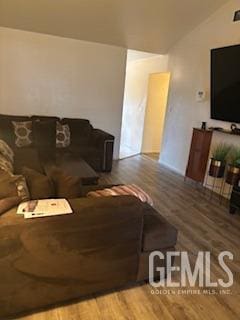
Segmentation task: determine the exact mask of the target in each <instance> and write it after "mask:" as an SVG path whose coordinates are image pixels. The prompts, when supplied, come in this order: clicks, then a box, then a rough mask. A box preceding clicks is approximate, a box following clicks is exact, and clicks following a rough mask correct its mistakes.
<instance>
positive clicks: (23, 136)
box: [12, 121, 33, 148]
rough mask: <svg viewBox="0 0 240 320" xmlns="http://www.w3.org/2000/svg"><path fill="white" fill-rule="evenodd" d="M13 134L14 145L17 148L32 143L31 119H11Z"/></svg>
mask: <svg viewBox="0 0 240 320" xmlns="http://www.w3.org/2000/svg"><path fill="white" fill-rule="evenodd" d="M12 124H13V128H14V134H15V145H16V146H17V147H18V148H23V147H28V146H30V145H31V144H32V141H33V139H32V121H21V122H16V121H12Z"/></svg>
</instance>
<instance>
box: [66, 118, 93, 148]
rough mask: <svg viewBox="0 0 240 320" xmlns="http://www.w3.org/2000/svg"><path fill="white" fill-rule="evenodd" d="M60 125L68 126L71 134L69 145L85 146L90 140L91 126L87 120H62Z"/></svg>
mask: <svg viewBox="0 0 240 320" xmlns="http://www.w3.org/2000/svg"><path fill="white" fill-rule="evenodd" d="M61 123H62V124H68V125H69V128H70V132H71V145H77V146H87V145H88V143H89V140H90V138H91V131H92V126H91V125H90V123H89V120H85V119H69V118H64V119H62V121H61Z"/></svg>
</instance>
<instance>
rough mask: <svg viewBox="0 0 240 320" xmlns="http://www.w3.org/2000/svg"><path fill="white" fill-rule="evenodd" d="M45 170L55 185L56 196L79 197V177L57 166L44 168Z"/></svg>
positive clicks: (80, 191) (80, 184)
mask: <svg viewBox="0 0 240 320" xmlns="http://www.w3.org/2000/svg"><path fill="white" fill-rule="evenodd" d="M46 172H47V174H48V176H49V177H50V178H51V179H52V181H53V183H54V185H55V190H56V196H57V197H58V198H66V199H74V198H79V197H81V194H82V190H81V189H82V188H81V186H82V183H81V177H76V176H75V177H74V176H71V175H69V174H67V173H66V172H64V171H63V170H61V169H59V168H57V167H51V168H49V169H47V168H46Z"/></svg>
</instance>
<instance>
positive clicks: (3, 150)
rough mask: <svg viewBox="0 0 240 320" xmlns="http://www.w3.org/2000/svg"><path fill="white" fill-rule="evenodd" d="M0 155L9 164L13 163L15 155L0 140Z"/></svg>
mask: <svg viewBox="0 0 240 320" xmlns="http://www.w3.org/2000/svg"><path fill="white" fill-rule="evenodd" d="M0 155H2V156H3V157H4V158H5V159H6V160H8V161H9V162H11V163H13V160H14V153H13V151H12V149H11V148H10V147H9V145H8V144H7V143H6V142H5V141H3V140H0Z"/></svg>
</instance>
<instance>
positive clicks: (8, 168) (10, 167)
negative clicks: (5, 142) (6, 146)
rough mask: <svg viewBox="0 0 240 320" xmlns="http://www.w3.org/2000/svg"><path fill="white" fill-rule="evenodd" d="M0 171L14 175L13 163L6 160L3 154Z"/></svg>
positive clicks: (0, 157)
mask: <svg viewBox="0 0 240 320" xmlns="http://www.w3.org/2000/svg"><path fill="white" fill-rule="evenodd" d="M0 169H2V170H4V171H6V172H9V173H13V165H12V162H11V161H9V160H8V159H7V158H5V157H4V156H3V155H2V154H0Z"/></svg>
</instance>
